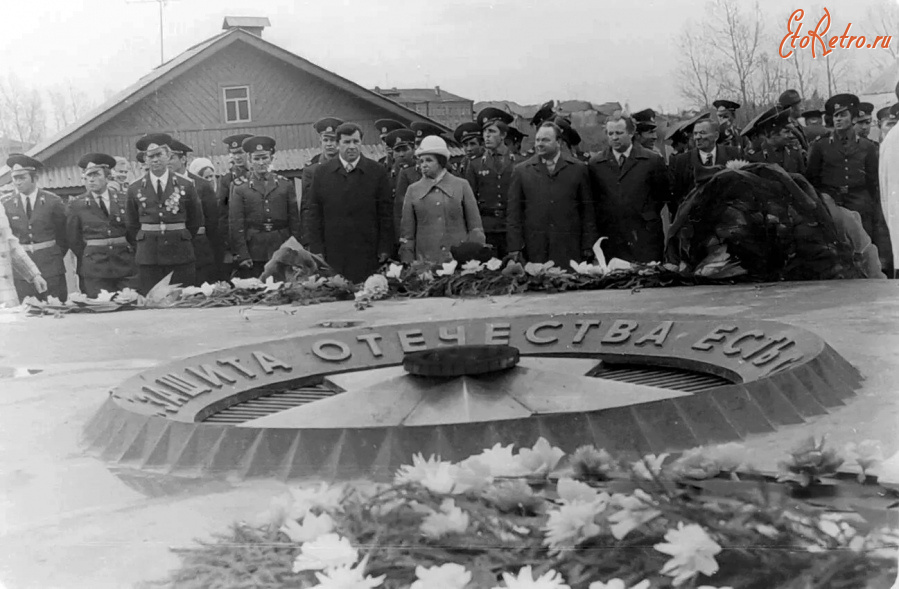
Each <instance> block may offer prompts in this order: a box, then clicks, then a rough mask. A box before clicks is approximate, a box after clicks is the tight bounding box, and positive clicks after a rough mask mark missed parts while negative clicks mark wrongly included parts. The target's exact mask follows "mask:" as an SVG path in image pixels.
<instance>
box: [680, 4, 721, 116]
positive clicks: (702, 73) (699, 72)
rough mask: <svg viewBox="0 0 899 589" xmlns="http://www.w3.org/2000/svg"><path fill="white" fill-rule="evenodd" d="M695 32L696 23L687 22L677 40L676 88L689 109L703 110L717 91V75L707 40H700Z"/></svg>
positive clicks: (716, 68)
mask: <svg viewBox="0 0 899 589" xmlns="http://www.w3.org/2000/svg"><path fill="white" fill-rule="evenodd" d="M696 29H697V25H696V23H694V22H688V23H686V24H685V25H684V28H683V31H682V32H681V34H680V36H679V37H678V47H679V48H680V59H679V62H680V63H679V65H678V70H677V79H678V89H679V90H680V93H681V95H682V96H683V97H684V98H686V99H687V100H689V101H690V103H691V104H692V105H693V106H696V107H698V108H704V107H707V106H708V105H709V104H711V103H712V97H713V96H714V94H715V92H716V91H717V88H718V82H717V78H718V73H719V72H718V71H717V70H718V67H717V64H716V63H715V61H714V59H713V55H712V51H711V47H710V46H709V41H708V40H707V39H705V38H702V37H700V36H699V35H698V34H697V33H696V32H695V31H696Z"/></svg>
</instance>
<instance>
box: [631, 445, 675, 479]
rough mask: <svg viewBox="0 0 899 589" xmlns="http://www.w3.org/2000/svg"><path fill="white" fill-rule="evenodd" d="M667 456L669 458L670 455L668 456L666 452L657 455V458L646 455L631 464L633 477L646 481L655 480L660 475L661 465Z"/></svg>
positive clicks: (653, 455)
mask: <svg viewBox="0 0 899 589" xmlns="http://www.w3.org/2000/svg"><path fill="white" fill-rule="evenodd" d="M669 456H671V454H668V453H667V452H666V453H664V454H659V455H658V456H656V455H655V454H646V455H645V456H643V458H641V459H640V460H637V461H636V462H632V463H631V467H632V470H633V471H634V475H636V476H637V478H640V479H643V480H646V481H651V480H654V479H657V478H658V477H659V475H660V474H661V473H662V464H664V463H665V459H666V458H668V457H669Z"/></svg>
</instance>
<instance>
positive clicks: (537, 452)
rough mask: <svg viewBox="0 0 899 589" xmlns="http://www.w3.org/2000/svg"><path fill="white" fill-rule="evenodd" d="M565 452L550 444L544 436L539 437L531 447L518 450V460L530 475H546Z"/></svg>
mask: <svg viewBox="0 0 899 589" xmlns="http://www.w3.org/2000/svg"><path fill="white" fill-rule="evenodd" d="M563 456H565V452H564V451H562V449H561V448H556V447H555V446H551V445H550V443H549V442H548V441H547V440H546V438H543V437H541V438H540V439H539V440H537V442H536V443H535V444H534V446H533V447H531V448H522V449H521V450H519V451H518V462H519V464H520V465H521V467H522V468H523V469H524V470H525V471H527V474H531V475H547V474H549V473H550V472H552V470H553V469H554V468H556V466H557V465H558V464H559V461H560V460H562V457H563Z"/></svg>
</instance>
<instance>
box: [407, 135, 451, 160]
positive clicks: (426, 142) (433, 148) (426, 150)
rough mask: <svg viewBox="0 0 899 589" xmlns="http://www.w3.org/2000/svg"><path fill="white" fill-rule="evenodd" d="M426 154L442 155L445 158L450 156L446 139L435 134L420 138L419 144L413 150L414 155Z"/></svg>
mask: <svg viewBox="0 0 899 589" xmlns="http://www.w3.org/2000/svg"><path fill="white" fill-rule="evenodd" d="M426 154H431V155H442V156H443V157H445V158H446V159H449V158H450V152H449V148H448V147H447V146H446V141H444V140H443V139H442V138H441V137H437V136H436V135H430V136H428V137H425V138H424V139H422V140H421V145H419V146H418V149H416V150H415V155H417V156H422V155H426Z"/></svg>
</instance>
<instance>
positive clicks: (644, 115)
mask: <svg viewBox="0 0 899 589" xmlns="http://www.w3.org/2000/svg"><path fill="white" fill-rule="evenodd" d="M631 118H632V119H634V122H635V123H652V124H653V126H655V122H656V111H654V110H652V109H651V108H645V109H643V110H641V111H639V112H635V113H634V114H632V115H631Z"/></svg>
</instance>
